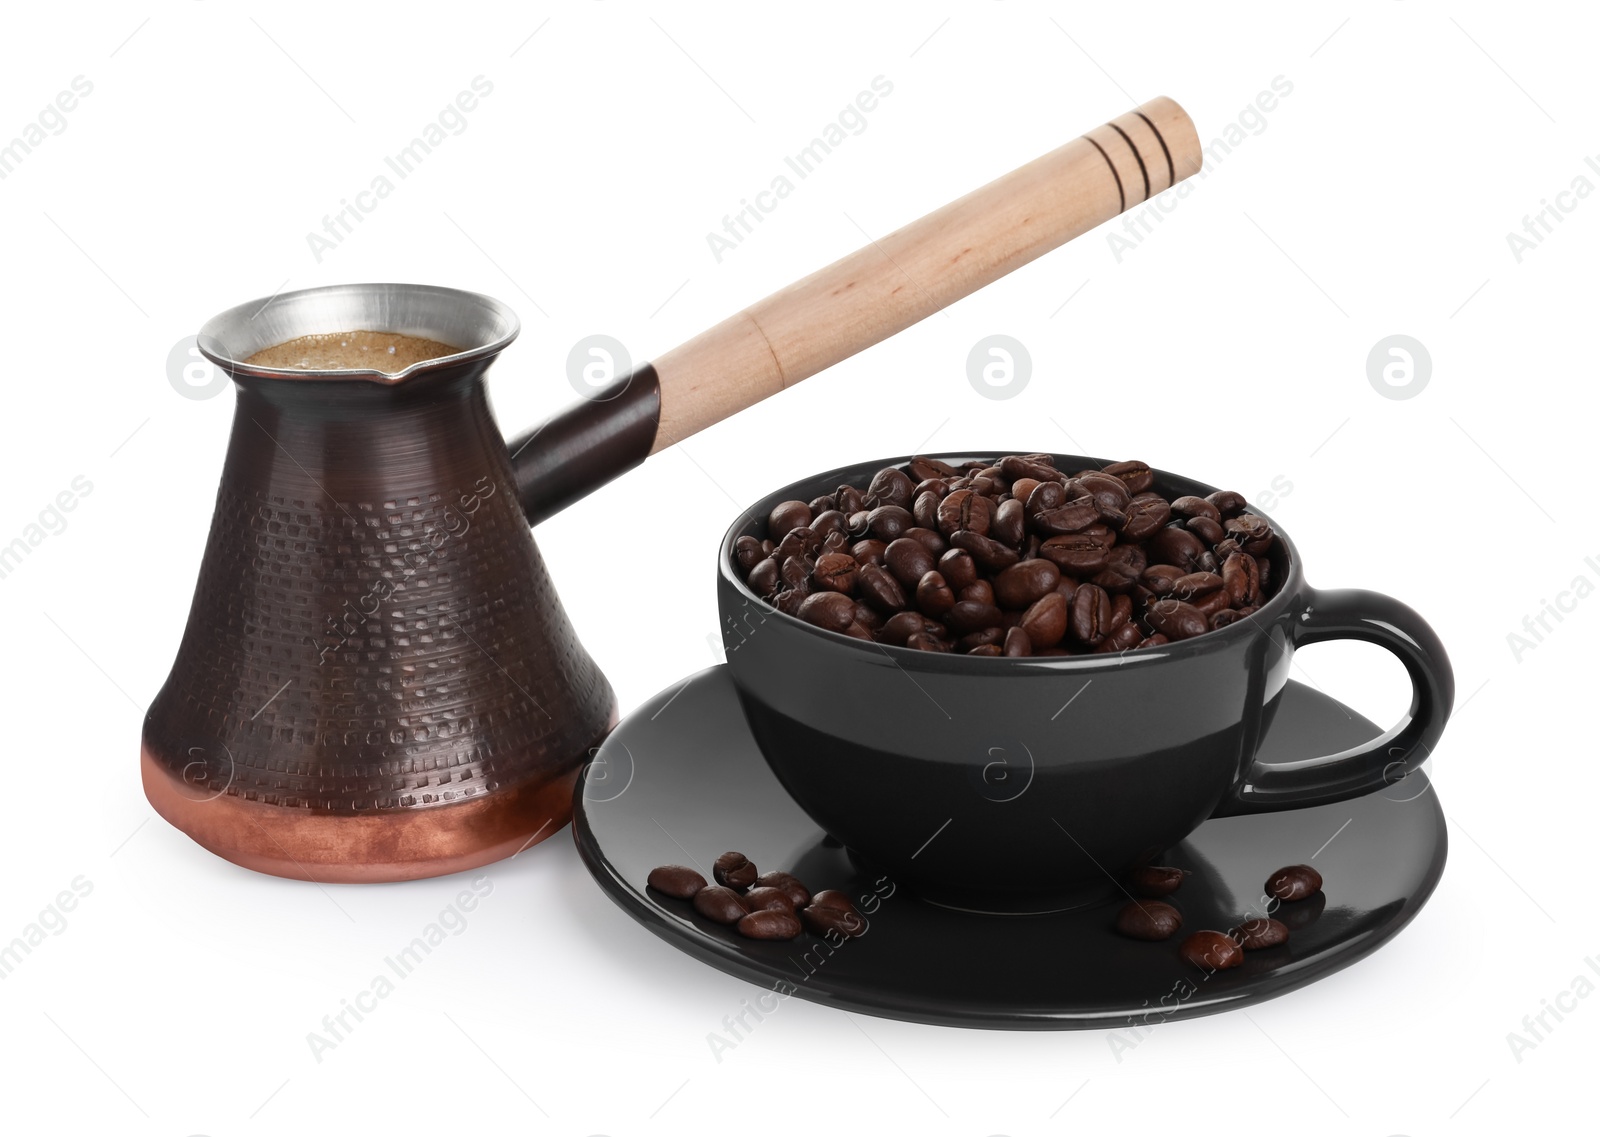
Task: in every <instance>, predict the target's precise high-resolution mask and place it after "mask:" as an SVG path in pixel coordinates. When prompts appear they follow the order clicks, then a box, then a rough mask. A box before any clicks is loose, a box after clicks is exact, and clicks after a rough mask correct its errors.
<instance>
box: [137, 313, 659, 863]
mask: <svg viewBox="0 0 1600 1137" xmlns="http://www.w3.org/2000/svg"><path fill="white" fill-rule="evenodd" d="M367 288H368V289H369V292H368V293H367V295H366V297H365V298H364V299H363V303H365V304H370V302H371V301H370V296H371V295H372V293H371V292H370V290H373V289H397V290H402V291H399V292H396V293H394V294H392V295H389V296H387V297H386V298H385V299H384V300H383V302H382V305H381V306H382V307H384V308H385V309H386V310H388V311H391V312H392V311H393V308H394V305H395V303H396V298H397V297H398V298H399V299H400V301H401V302H403V303H409V304H410V305H411V307H412V308H414V309H415V310H416V313H414V314H413V315H411V316H409V317H408V318H407V319H406V321H405V326H408V327H420V328H425V329H430V330H433V331H434V332H435V333H436V334H437V335H438V336H439V337H440V338H444V337H454V340H453V342H457V343H463V342H465V343H466V344H467V346H469V347H470V348H473V349H474V350H471V351H468V352H466V353H463V355H460V356H453V357H449V358H447V359H446V360H445V361H443V362H442V363H430V364H426V365H419V366H418V367H417V368H413V369H411V371H410V372H409V373H407V374H405V375H404V376H402V377H400V378H398V379H392V378H390V377H385V376H378V375H367V376H358V375H355V374H354V373H338V374H336V375H333V376H319V375H316V374H312V375H295V374H288V375H285V374H281V373H271V372H268V371H264V370H262V369H255V368H250V367H249V366H248V365H243V364H241V363H240V362H239V361H240V360H241V359H242V358H244V357H245V356H247V355H248V354H249V353H250V352H251V351H253V350H258V349H259V347H260V346H265V344H264V342H263V341H265V340H269V339H273V338H275V337H282V338H292V336H293V335H298V334H305V331H304V330H301V329H308V328H309V330H311V331H315V330H320V328H319V327H318V326H317V325H316V324H314V323H313V324H311V325H308V324H307V322H306V321H307V318H308V316H307V313H306V311H305V308H306V304H307V301H306V300H305V299H304V296H303V294H296V295H294V296H290V297H287V298H285V303H286V306H287V307H288V308H289V309H290V311H289V312H288V313H286V314H285V316H284V317H283V320H282V321H281V322H280V324H279V325H278V326H277V327H276V329H275V330H257V329H255V328H253V327H252V328H250V329H249V332H248V335H249V336H250V338H249V339H247V340H246V342H244V343H242V344H241V343H240V342H239V341H240V338H241V334H242V333H241V332H240V331H239V330H238V329H237V328H236V327H232V326H230V325H228V324H227V323H226V322H225V323H224V325H223V326H221V327H219V328H217V329H216V332H217V333H219V334H212V335H207V334H203V335H202V338H201V347H202V350H203V351H205V352H206V354H208V355H209V356H211V357H212V358H213V360H215V361H217V362H218V363H219V364H220V365H223V366H225V367H226V369H227V370H229V372H230V373H231V374H232V375H233V378H234V381H235V387H236V392H237V409H236V412H235V415H234V421H233V431H232V437H231V439H230V442H229V446H228V453H227V457H226V460H225V463H224V467H223V471H222V479H221V486H220V487H219V490H218V493H217V502H216V509H215V512H214V514H213V516H212V522H211V532H210V537H209V538H208V540H207V542H206V549H205V555H204V559H203V561H202V564H201V568H200V574H199V580H198V583H197V585H196V588H195V595H194V601H193V604H192V606H191V608H190V611H189V620H188V625H187V627H186V628H185V630H184V634H183V638H182V641H181V643H180V645H179V648H178V653H177V659H176V661H175V662H174V664H173V667H172V671H171V674H170V676H169V677H168V679H167V682H166V684H165V686H163V687H162V689H161V691H160V693H159V694H158V695H157V696H156V699H155V702H154V703H153V705H152V706H151V708H150V711H149V714H148V715H147V717H146V719H145V724H144V737H143V754H142V766H143V777H144V784H145V790H146V794H147V796H148V797H149V799H150V801H151V802H152V804H153V805H154V806H155V807H156V809H157V811H158V812H160V813H161V814H162V815H163V816H164V817H166V818H167V820H169V821H171V822H172V823H173V824H174V825H176V826H178V827H179V828H180V829H182V830H184V831H185V832H186V833H188V834H189V835H190V836H191V837H193V838H194V839H195V840H196V841H198V842H199V843H200V844H201V845H204V846H205V847H207V848H209V849H211V850H212V851H213V852H216V853H218V854H219V855H221V856H223V857H226V858H227V859H229V860H232V861H234V862H236V863H239V864H242V865H245V866H247V867H249V868H253V869H258V870H261V871H264V872H269V873H274V874H277V875H280V876H289V877H297V878H302V879H309V880H317V881H371V880H404V879H410V878H414V877H420V876H432V875H438V874H441V873H446V872H453V871H457V870H461V869H466V868H471V867H474V866H476V865H480V864H484V863H487V862H489V861H493V860H498V859H500V858H502V857H505V856H509V855H512V854H514V853H516V852H517V851H518V850H519V849H520V848H523V847H526V846H527V845H529V844H532V843H533V842H534V841H536V840H540V839H543V838H544V837H547V836H549V835H550V834H553V833H555V832H558V831H560V829H561V828H562V826H563V825H564V824H565V822H566V821H567V819H568V817H569V816H570V813H571V801H572V790H573V784H574V781H575V779H576V777H577V772H578V769H579V768H580V766H581V765H582V763H583V761H584V760H585V758H586V757H587V755H588V753H589V751H590V749H591V748H592V747H594V746H596V745H598V743H599V742H600V740H601V739H602V738H603V737H604V735H605V734H606V732H607V731H608V730H609V729H610V727H611V726H612V725H614V724H615V721H616V701H615V697H614V696H613V694H612V690H611V687H610V685H609V684H608V683H607V681H606V679H605V677H604V675H602V674H601V672H600V670H599V668H598V667H597V666H596V665H595V663H594V661H593V660H592V659H591V658H590V657H589V655H588V653H587V652H586V651H585V650H584V649H583V646H582V645H581V644H580V643H579V642H578V639H577V637H576V635H575V634H574V633H573V630H572V626H571V623H570V622H569V620H568V618H567V614H566V612H565V611H564V610H563V608H562V605H561V601H560V599H559V598H558V597H557V595H556V592H555V590H554V588H553V586H552V584H551V581H550V579H549V576H548V574H547V572H546V569H545V565H544V561H543V559H542V558H541V557H540V555H539V550H538V548H537V547H536V546H535V544H534V540H533V536H532V533H531V532H530V530H529V519H530V510H529V507H530V505H533V506H535V507H537V503H536V502H534V501H533V500H532V499H533V498H534V497H535V496H536V495H535V494H533V492H532V491H531V490H530V489H529V488H528V483H531V482H533V481H539V482H540V483H541V484H542V485H543V487H544V489H545V490H549V488H550V484H551V483H552V481H553V482H556V483H559V482H560V478H555V479H551V478H546V477H542V476H541V475H540V469H541V468H542V467H545V466H548V465H549V464H550V463H551V461H552V460H559V459H560V458H561V456H562V452H563V449H564V448H565V449H568V450H570V449H572V448H573V444H574V441H575V437H574V430H575V429H577V428H579V427H582V425H583V423H582V421H581V419H582V416H581V415H579V416H576V417H575V416H573V415H568V416H566V417H565V418H564V419H558V420H554V422H553V424H551V425H549V426H547V427H546V429H545V431H544V432H543V433H544V435H545V437H544V438H543V439H542V440H541V439H537V438H536V439H535V440H534V442H533V443H530V444H528V445H527V446H524V447H523V448H522V451H523V452H522V454H521V455H519V462H520V465H519V466H515V467H514V464H513V458H512V454H511V451H510V450H509V449H508V448H507V445H506V442H505V439H504V437H503V436H502V434H501V432H500V429H499V428H498V426H497V425H496V423H495V421H494V416H493V414H492V413H491V411H490V407H489V402H488V397H487V394H486V391H485V383H484V373H485V371H486V370H487V369H488V367H489V365H490V363H491V362H492V361H493V359H494V357H495V356H496V355H497V354H498V353H499V351H500V350H501V349H502V348H503V347H504V346H505V345H506V344H507V343H509V342H510V339H511V338H512V337H513V336H514V335H515V334H516V322H515V317H514V316H512V315H511V314H510V313H509V311H508V310H504V309H501V308H500V307H499V306H498V305H494V302H492V301H488V300H487V298H481V297H474V296H472V294H463V293H455V292H453V291H451V290H443V289H418V288H413V287H411V286H367ZM318 291H321V290H318ZM336 299H338V298H336ZM320 303H321V304H322V305H323V306H327V301H326V300H322V301H320ZM348 303H349V301H348V300H347V299H339V303H338V304H335V305H333V306H334V307H335V308H336V309H337V307H338V306H339V305H341V304H343V305H347V304H348ZM474 303H484V304H489V305H493V306H494V307H493V308H492V309H491V314H490V316H489V317H485V316H484V315H483V313H482V312H479V311H475V310H473V309H472V308H471V305H472V304H474ZM297 304H298V305H299V306H300V309H301V310H300V311H298V312H296V311H295V310H294V309H295V306H296V305H297ZM460 305H466V306H467V311H466V313H465V315H463V314H462V312H461V311H460V310H459V308H458V306H460ZM321 318H322V319H326V320H331V321H332V322H334V323H337V322H339V320H341V319H356V320H359V319H362V318H363V317H362V316H360V315H359V314H355V313H352V314H349V315H344V314H342V313H339V312H338V311H334V312H331V313H328V314H327V315H326V316H324V317H321ZM222 319H223V318H222V317H219V320H222ZM370 319H376V317H372V318H370ZM369 322H370V320H369ZM234 323H237V321H236V320H235V321H234ZM463 324H465V325H470V326H462V325H463ZM209 327H211V325H208V328H209ZM219 335H220V338H219ZM473 341H481V342H473ZM224 343H226V344H227V346H226V347H224V346H223V344H224ZM631 378H632V382H631V384H629V385H628V387H629V389H628V391H627V392H624V393H622V394H621V395H620V396H619V397H620V400H621V404H620V405H619V404H618V403H617V400H611V404H612V405H608V406H606V407H605V410H604V413H605V418H606V421H607V422H608V423H610V424H612V437H611V438H610V439H609V442H607V441H606V440H602V444H601V445H599V446H584V447H582V448H581V449H582V451H583V452H584V453H588V454H589V457H588V458H587V459H584V458H583V456H582V454H581V453H580V454H578V455H577V456H573V455H568V461H567V462H566V463H565V465H566V466H568V467H571V466H572V464H573V463H574V462H575V463H576V465H577V466H578V467H579V469H578V473H577V474H576V475H575V474H573V473H571V472H570V470H569V472H568V474H567V475H566V476H567V478H568V479H569V480H571V479H573V478H574V477H582V478H584V479H587V481H589V482H593V481H596V480H604V477H605V476H606V471H605V470H604V469H603V468H602V467H605V466H608V465H613V466H614V465H616V464H617V463H619V462H622V463H624V465H623V467H622V468H625V464H626V463H628V462H629V461H631V460H637V458H642V457H643V454H644V453H646V452H648V441H647V440H645V441H644V448H643V449H642V450H641V449H640V447H639V444H638V442H637V441H635V442H633V443H630V442H629V440H628V437H627V428H626V423H627V422H628V420H629V417H630V411H629V407H632V408H633V410H632V418H633V419H634V420H635V422H636V425H637V426H638V427H647V428H648V432H649V434H650V435H653V431H654V422H653V418H652V412H651V407H650V400H651V399H652V398H653V397H654V396H653V392H652V391H651V388H650V382H649V379H650V373H649V372H648V369H646V371H645V372H643V373H642V374H635V375H634V376H633V377H631ZM619 422H620V423H621V424H622V425H623V435H622V436H621V437H620V438H619V437H617V436H616V434H615V429H614V428H615V426H616V425H617V424H618V423H619ZM563 423H564V424H565V425H564V426H563ZM575 424H576V425H575ZM578 433H579V434H580V435H581V430H579V431H578ZM638 433H639V431H638V430H635V434H638ZM576 441H579V442H584V441H589V442H592V441H593V440H585V439H582V438H577V439H576ZM635 452H637V455H636V457H635V458H633V459H631V460H630V459H628V458H627V455H628V454H632V453H635ZM585 463H587V466H588V467H589V468H588V469H584V468H583V467H584V466H585ZM519 474H520V475H521V481H522V482H523V483H524V492H522V493H519ZM557 488H559V487H557Z"/></svg>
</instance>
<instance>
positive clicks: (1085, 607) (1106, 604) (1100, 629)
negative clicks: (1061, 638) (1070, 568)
mask: <svg viewBox="0 0 1600 1137" xmlns="http://www.w3.org/2000/svg"><path fill="white" fill-rule="evenodd" d="M1067 627H1068V630H1069V631H1071V632H1072V638H1073V639H1075V640H1077V641H1078V642H1079V643H1082V644H1087V645H1088V646H1090V647H1094V646H1095V645H1096V644H1098V643H1099V642H1100V641H1101V640H1103V639H1105V638H1106V636H1107V634H1108V633H1109V632H1110V631H1111V597H1110V595H1109V594H1108V593H1107V592H1106V590H1105V589H1103V588H1101V587H1100V586H1099V585H1097V584H1084V585H1079V587H1078V591H1077V592H1076V593H1075V594H1074V595H1073V597H1072V614H1071V617H1070V619H1069V620H1068V622H1067Z"/></svg>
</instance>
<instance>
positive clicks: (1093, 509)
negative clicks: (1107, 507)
mask: <svg viewBox="0 0 1600 1137" xmlns="http://www.w3.org/2000/svg"><path fill="white" fill-rule="evenodd" d="M1035 492H1038V491H1035ZM1098 520H1100V509H1099V507H1098V506H1097V505H1095V501H1094V499H1093V498H1092V497H1091V498H1083V499H1082V500H1079V501H1069V502H1067V503H1066V504H1064V505H1058V506H1056V508H1054V509H1041V510H1040V511H1039V512H1038V513H1035V514H1034V515H1033V518H1032V521H1031V524H1032V525H1033V531H1034V532H1035V533H1037V534H1039V535H1040V536H1042V537H1053V536H1055V535H1057V534H1059V533H1079V532H1082V531H1083V530H1085V529H1087V528H1088V527H1089V526H1091V525H1093V524H1094V523H1095V522H1096V521H1098Z"/></svg>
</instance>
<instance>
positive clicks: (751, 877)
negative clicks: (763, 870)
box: [711, 852, 756, 888]
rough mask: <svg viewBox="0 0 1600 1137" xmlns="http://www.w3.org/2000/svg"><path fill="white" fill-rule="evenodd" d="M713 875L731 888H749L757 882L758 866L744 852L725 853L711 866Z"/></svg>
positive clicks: (718, 881)
mask: <svg viewBox="0 0 1600 1137" xmlns="http://www.w3.org/2000/svg"><path fill="white" fill-rule="evenodd" d="M711 875H712V876H714V877H715V878H716V880H717V883H718V884H724V885H727V886H728V887H729V888H749V887H750V886H751V885H752V884H754V883H755V882H756V866H755V865H753V864H751V863H750V858H748V857H746V856H745V855H744V854H743V853H731V852H730V853H723V854H722V856H720V857H718V858H717V860H716V863H715V864H713V865H712V866H711Z"/></svg>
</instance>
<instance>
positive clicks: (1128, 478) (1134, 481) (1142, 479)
mask: <svg viewBox="0 0 1600 1137" xmlns="http://www.w3.org/2000/svg"><path fill="white" fill-rule="evenodd" d="M1101 473H1103V474H1110V475H1111V476H1112V477H1115V478H1121V479H1122V482H1123V484H1124V485H1126V486H1127V487H1128V492H1129V493H1131V494H1141V493H1144V492H1145V491H1146V490H1148V489H1149V488H1150V487H1151V486H1153V485H1154V484H1155V480H1156V476H1155V473H1154V472H1153V471H1152V470H1151V469H1150V467H1149V466H1146V465H1145V464H1144V463H1143V462H1113V463H1111V465H1109V466H1107V467H1106V468H1105V469H1104V470H1102V471H1101Z"/></svg>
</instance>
